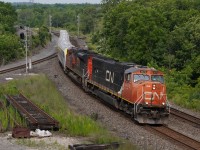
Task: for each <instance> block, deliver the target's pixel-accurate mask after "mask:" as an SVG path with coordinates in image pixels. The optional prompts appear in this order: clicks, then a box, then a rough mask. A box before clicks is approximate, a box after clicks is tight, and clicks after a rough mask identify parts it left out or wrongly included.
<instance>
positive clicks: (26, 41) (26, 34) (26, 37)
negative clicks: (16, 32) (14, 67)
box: [25, 27, 28, 74]
mask: <svg viewBox="0 0 200 150" xmlns="http://www.w3.org/2000/svg"><path fill="white" fill-rule="evenodd" d="M27 30H28V28H27V27H25V31H26V32H25V50H26V74H27V73H28V58H27V55H28V31H27Z"/></svg>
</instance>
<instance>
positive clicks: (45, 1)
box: [0, 0, 101, 4]
mask: <svg viewBox="0 0 200 150" xmlns="http://www.w3.org/2000/svg"><path fill="white" fill-rule="evenodd" d="M0 1H3V2H11V3H12V2H29V1H30V0H0ZM34 2H35V3H42V4H55V3H62V4H64V3H66V4H69V3H91V4H98V3H100V2H101V0H34Z"/></svg>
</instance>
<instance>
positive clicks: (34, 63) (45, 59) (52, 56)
mask: <svg viewBox="0 0 200 150" xmlns="http://www.w3.org/2000/svg"><path fill="white" fill-rule="evenodd" d="M56 56H57V53H53V54H52V55H49V56H47V57H44V58H42V59H39V60H36V61H33V62H32V64H33V65H36V64H39V63H42V62H44V61H47V60H50V59H52V58H55V57H56ZM23 68H26V64H23V65H19V66H16V67H11V68H8V69H4V70H0V74H5V73H8V72H11V71H15V70H18V69H23Z"/></svg>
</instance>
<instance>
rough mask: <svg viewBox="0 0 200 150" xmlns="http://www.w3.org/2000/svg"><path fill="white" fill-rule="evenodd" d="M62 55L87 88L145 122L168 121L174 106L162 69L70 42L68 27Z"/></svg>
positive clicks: (60, 50) (68, 69) (67, 69)
mask: <svg viewBox="0 0 200 150" xmlns="http://www.w3.org/2000/svg"><path fill="white" fill-rule="evenodd" d="M58 59H59V62H60V64H61V66H62V68H63V70H64V72H65V73H66V74H68V75H69V76H71V77H72V78H74V79H75V80H76V81H77V82H79V83H80V84H81V85H82V87H83V89H84V90H85V91H87V92H91V93H93V94H95V95H97V96H98V97H100V98H101V99H102V100H104V101H106V102H107V103H109V104H111V105H113V106H114V107H116V108H117V109H119V110H122V111H124V112H126V113H127V114H130V116H131V117H132V118H133V119H134V120H136V121H137V122H139V123H141V124H167V122H168V117H169V114H170V107H169V104H168V101H167V95H166V86H165V84H164V78H163V73H162V72H161V71H158V70H156V69H154V68H149V67H146V66H141V65H137V64H135V63H127V62H118V61H116V60H114V59H110V58H107V57H105V56H102V55H100V54H97V53H95V52H92V51H90V50H83V49H79V48H77V47H75V46H74V45H72V44H71V43H70V41H69V35H68V32H67V31H66V30H61V31H60V37H59V40H58Z"/></svg>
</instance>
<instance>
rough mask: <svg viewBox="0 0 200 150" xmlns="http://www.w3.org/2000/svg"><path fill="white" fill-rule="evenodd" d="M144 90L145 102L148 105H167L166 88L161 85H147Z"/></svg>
mask: <svg viewBox="0 0 200 150" xmlns="http://www.w3.org/2000/svg"><path fill="white" fill-rule="evenodd" d="M144 87H145V89H144V102H145V104H146V105H154V106H164V105H166V103H165V101H166V93H165V86H164V85H162V84H160V83H146V84H145V86H144Z"/></svg>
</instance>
